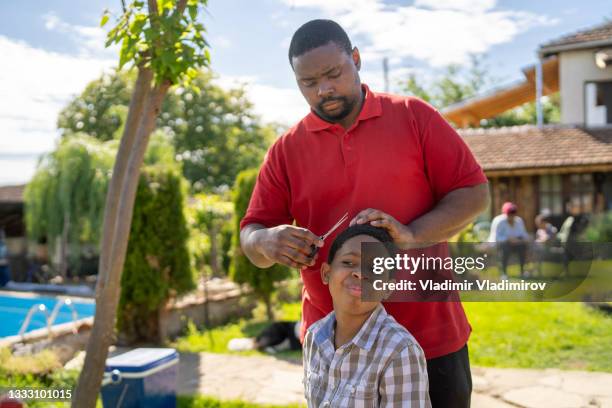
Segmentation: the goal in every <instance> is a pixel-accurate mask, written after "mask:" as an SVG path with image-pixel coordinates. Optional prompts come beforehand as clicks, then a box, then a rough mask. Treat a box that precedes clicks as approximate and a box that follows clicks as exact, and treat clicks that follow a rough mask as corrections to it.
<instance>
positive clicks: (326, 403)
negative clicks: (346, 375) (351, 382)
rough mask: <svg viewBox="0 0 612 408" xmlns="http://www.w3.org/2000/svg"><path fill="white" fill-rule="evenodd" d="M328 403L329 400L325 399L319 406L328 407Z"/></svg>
mask: <svg viewBox="0 0 612 408" xmlns="http://www.w3.org/2000/svg"><path fill="white" fill-rule="evenodd" d="M329 405H330V404H329V401H325V402H323V405H321V406H322V407H329Z"/></svg>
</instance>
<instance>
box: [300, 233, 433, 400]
mask: <svg viewBox="0 0 612 408" xmlns="http://www.w3.org/2000/svg"><path fill="white" fill-rule="evenodd" d="M364 242H372V243H383V244H385V246H387V245H389V244H390V243H391V242H392V239H391V237H390V235H389V234H388V232H387V231H386V230H384V229H382V228H377V227H373V226H371V225H369V224H361V225H353V226H351V227H349V228H347V229H346V230H344V231H343V232H342V233H340V234H339V235H338V237H337V238H336V239H335V241H334V242H333V244H332V246H331V248H330V250H329V254H328V258H327V262H326V263H323V264H322V265H321V278H322V279H323V282H324V283H325V284H326V285H328V286H329V291H330V293H331V296H332V300H333V305H334V310H333V311H332V312H331V313H330V314H328V315H327V316H326V317H324V318H323V319H321V320H319V321H318V322H316V323H314V324H313V325H312V326H311V327H310V328H309V329H308V332H307V333H306V336H305V338H304V389H305V395H306V399H307V401H308V407H431V403H430V400H429V392H428V388H429V387H428V380H427V364H426V362H425V355H424V353H423V350H422V349H421V347H420V346H419V344H418V343H417V341H416V340H415V339H414V337H412V335H411V334H410V333H408V331H407V330H406V329H405V328H404V327H402V326H400V325H399V324H398V323H397V322H396V321H395V319H393V317H391V316H390V315H388V314H387V312H386V311H385V308H384V307H383V306H382V305H381V303H380V300H378V301H362V300H361V281H362V280H363V279H369V277H362V275H361V261H362V259H361V244H362V243H364ZM380 247H381V248H382V245H381V246H380ZM377 248H378V246H377ZM389 255H390V254H389V252H388V251H385V254H383V256H389Z"/></svg>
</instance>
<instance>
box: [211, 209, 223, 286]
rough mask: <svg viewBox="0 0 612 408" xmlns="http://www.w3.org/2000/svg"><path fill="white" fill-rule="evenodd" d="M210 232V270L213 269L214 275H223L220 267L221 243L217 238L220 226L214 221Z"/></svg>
mask: <svg viewBox="0 0 612 408" xmlns="http://www.w3.org/2000/svg"><path fill="white" fill-rule="evenodd" d="M208 234H209V236H210V270H211V271H212V276H221V271H220V269H221V268H219V245H218V240H217V238H218V236H219V226H218V225H217V224H216V223H215V222H214V221H213V222H212V225H211V227H210V229H209V230H208Z"/></svg>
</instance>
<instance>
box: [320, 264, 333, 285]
mask: <svg viewBox="0 0 612 408" xmlns="http://www.w3.org/2000/svg"><path fill="white" fill-rule="evenodd" d="M330 272H331V267H330V266H329V264H328V263H327V262H323V263H322V264H321V280H322V281H323V283H324V284H325V285H327V284H328V283H329V274H330Z"/></svg>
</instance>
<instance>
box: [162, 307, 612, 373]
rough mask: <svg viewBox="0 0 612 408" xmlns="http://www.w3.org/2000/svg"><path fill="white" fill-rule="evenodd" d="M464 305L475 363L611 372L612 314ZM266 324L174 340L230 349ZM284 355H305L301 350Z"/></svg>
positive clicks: (289, 313) (295, 310)
mask: <svg viewBox="0 0 612 408" xmlns="http://www.w3.org/2000/svg"><path fill="white" fill-rule="evenodd" d="M464 308H465V310H466V313H467V315H468V318H469V320H470V323H471V324H472V328H473V332H472V335H471V338H470V343H469V347H470V358H471V363H472V365H475V366H476V365H477V366H489V367H522V368H561V369H575V370H593V371H606V372H612V347H610V344H612V316H610V315H605V314H603V313H601V312H598V311H596V310H593V309H591V308H589V307H587V306H585V305H584V304H582V303H569V302H566V303H552V302H550V303H519V302H514V303H502V302H496V303H484V302H465V303H464ZM299 314H300V305H299V303H290V304H284V305H283V306H282V309H281V311H280V312H279V313H278V315H279V316H278V317H279V319H283V320H297V319H298V318H299ZM266 324H267V322H266V321H265V320H264V319H252V320H241V321H239V322H236V323H232V324H228V325H226V326H221V327H216V328H213V329H211V330H207V331H198V330H197V329H195V328H194V327H192V328H191V330H190V332H189V333H188V334H187V335H186V336H184V337H181V338H179V339H177V341H176V342H174V343H173V344H172V346H173V347H176V348H178V349H179V350H180V351H185V352H200V351H207V352H214V353H229V351H228V350H227V342H228V341H229V340H230V339H231V338H234V337H251V336H255V335H256V334H257V333H258V331H259V330H261V328H262V327H264V326H265V325H266ZM240 354H243V355H249V354H251V355H252V354H258V352H256V351H252V352H246V353H244V352H243V353H240ZM281 355H284V356H287V357H293V358H296V359H299V358H300V354H299V352H297V353H296V352H287V353H281Z"/></svg>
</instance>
